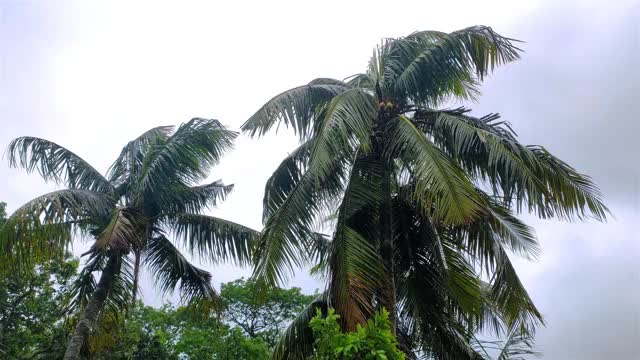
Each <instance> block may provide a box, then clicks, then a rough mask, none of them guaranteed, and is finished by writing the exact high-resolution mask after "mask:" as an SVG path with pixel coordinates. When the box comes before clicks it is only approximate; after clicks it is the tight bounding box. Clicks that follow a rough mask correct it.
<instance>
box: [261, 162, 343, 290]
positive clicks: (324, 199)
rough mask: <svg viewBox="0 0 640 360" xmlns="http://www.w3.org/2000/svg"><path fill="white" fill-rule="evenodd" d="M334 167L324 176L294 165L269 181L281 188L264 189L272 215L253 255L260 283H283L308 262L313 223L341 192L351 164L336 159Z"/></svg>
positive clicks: (313, 233)
mask: <svg viewBox="0 0 640 360" xmlns="http://www.w3.org/2000/svg"><path fill="white" fill-rule="evenodd" d="M312 151H313V150H312ZM285 161H286V160H285ZM334 166H335V168H334V169H333V171H332V172H331V176H328V177H326V178H324V179H318V175H317V174H314V173H313V172H310V171H306V172H302V171H301V170H300V169H299V168H297V167H295V166H291V167H289V168H288V169H291V170H292V171H290V172H287V171H279V172H278V180H277V181H278V182H277V183H274V182H270V185H271V186H274V187H277V188H278V189H277V190H275V191H271V190H270V189H266V190H265V193H268V194H269V199H268V200H269V203H268V204H266V203H265V204H266V205H268V206H269V208H268V209H265V213H266V212H269V214H270V215H269V216H268V218H267V220H266V222H265V226H264V229H263V231H262V234H261V236H260V239H259V240H258V242H257V244H256V248H255V251H256V252H255V254H254V276H255V277H256V278H257V279H258V280H259V281H260V282H263V283H265V284H268V285H269V286H271V285H276V284H283V283H284V282H286V280H287V278H288V276H289V275H290V274H291V272H292V271H293V269H294V267H299V266H302V265H305V264H306V262H307V260H308V259H307V258H306V257H304V256H301V254H307V253H308V251H307V244H308V242H309V241H312V239H313V238H314V237H315V232H314V230H313V227H314V222H315V221H316V220H317V217H318V215H320V214H321V213H322V211H323V209H324V208H325V207H326V205H327V204H328V202H329V201H331V200H334V199H336V197H337V196H339V195H340V194H341V193H342V191H343V189H344V183H343V178H344V176H345V175H344V174H345V172H346V171H347V170H348V168H349V166H350V164H348V163H344V162H341V161H335V162H334ZM279 170H280V168H279Z"/></svg>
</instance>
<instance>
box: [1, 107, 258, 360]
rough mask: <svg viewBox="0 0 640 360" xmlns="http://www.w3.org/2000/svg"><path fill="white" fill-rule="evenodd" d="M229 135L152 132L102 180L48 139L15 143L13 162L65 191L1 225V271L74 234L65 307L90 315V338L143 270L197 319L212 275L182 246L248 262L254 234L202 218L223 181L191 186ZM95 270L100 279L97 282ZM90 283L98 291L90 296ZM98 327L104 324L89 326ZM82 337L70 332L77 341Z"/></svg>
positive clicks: (209, 256) (185, 128)
mask: <svg viewBox="0 0 640 360" xmlns="http://www.w3.org/2000/svg"><path fill="white" fill-rule="evenodd" d="M236 136H237V133H236V132H233V131H230V130H227V129H226V128H225V127H224V126H223V125H222V124H221V123H220V122H219V121H217V120H213V119H201V118H194V119H191V120H190V121H188V122H186V123H184V124H181V125H180V126H179V127H177V128H174V127H172V126H161V127H157V128H154V129H151V130H149V131H147V132H145V133H144V134H142V135H141V136H139V137H138V138H136V139H134V140H133V141H131V142H129V143H128V144H127V145H126V146H125V147H124V148H123V149H122V151H121V153H120V156H118V158H117V159H116V160H115V162H114V163H113V165H112V166H111V167H110V169H109V171H108V172H107V174H106V175H104V176H103V175H102V174H100V173H99V172H98V171H96V170H95V169H94V168H93V167H92V166H91V165H90V164H89V163H87V162H86V161H84V160H83V159H82V158H80V157H79V156H78V155H76V154H75V153H73V152H71V151H70V150H68V149H66V148H64V147H62V146H60V145H58V144H55V143H53V142H51V141H48V140H45V139H40V138H35V137H21V138H17V139H15V140H13V141H12V142H11V144H10V145H9V149H8V153H9V163H10V165H11V166H13V167H22V168H24V169H26V171H27V172H33V171H37V172H38V173H39V174H40V175H41V176H42V178H44V179H45V180H46V181H53V182H55V183H57V184H59V185H63V186H66V187H67V188H66V189H62V190H57V191H54V192H51V193H48V194H44V195H41V196H39V197H36V198H35V199H33V200H31V201H29V202H27V203H26V204H24V205H23V206H21V207H20V208H19V209H18V210H16V211H15V212H14V213H13V214H12V215H11V216H10V217H9V218H8V219H7V221H6V224H5V225H4V226H2V228H1V229H0V267H2V268H7V269H18V268H20V267H25V266H26V267H27V268H28V267H29V266H31V265H32V264H33V263H35V262H38V261H40V260H42V259H46V258H47V257H48V256H49V255H50V254H56V253H59V252H61V251H64V250H65V249H67V248H68V247H69V246H70V245H71V244H72V241H73V239H74V236H76V235H84V236H90V237H93V238H94V239H95V241H94V243H93V245H92V246H91V248H90V250H89V251H88V252H87V253H86V254H85V255H89V258H88V260H87V261H86V266H85V267H84V268H83V269H82V271H81V272H80V275H79V276H78V278H77V280H76V281H75V283H74V286H73V287H71V290H72V291H73V294H72V295H71V299H70V302H69V306H68V308H67V310H68V311H70V312H75V313H81V314H85V315H87V316H88V317H89V316H90V317H91V318H87V319H85V320H86V321H87V322H88V323H89V324H91V325H90V327H93V328H94V329H93V330H96V331H93V333H94V334H96V333H100V332H105V331H106V332H109V329H111V328H114V327H115V326H117V323H118V322H119V321H121V320H120V319H118V318H119V317H121V316H120V315H121V313H122V312H125V311H126V307H127V305H128V304H130V303H131V302H132V299H135V295H136V294H137V291H138V289H137V287H138V286H137V285H138V274H139V271H140V269H141V267H143V266H146V267H147V268H148V269H149V270H150V271H151V272H152V273H153V275H154V278H155V280H156V285H158V288H159V290H161V291H162V292H172V291H174V290H175V289H176V288H177V289H178V290H179V291H180V295H181V298H182V300H183V301H184V302H185V303H190V304H192V305H194V306H197V307H198V308H199V309H200V310H202V311H203V312H205V313H206V312H210V311H212V310H214V309H218V308H219V305H220V298H219V296H218V294H217V292H216V290H215V289H214V288H213V286H212V285H211V274H210V273H209V272H207V271H205V270H203V269H200V268H198V267H196V266H195V265H193V264H192V263H191V262H190V261H189V260H188V258H187V257H186V256H184V255H183V254H182V252H181V248H184V249H186V250H187V251H189V252H191V254H193V255H196V256H200V257H201V258H204V259H206V260H208V261H210V262H212V263H216V262H223V261H224V262H226V261H232V262H235V263H237V264H246V263H248V262H249V258H250V253H251V250H252V247H253V239H254V238H255V237H256V236H257V232H256V231H254V230H252V229H249V228H247V227H244V226H242V225H239V224H236V223H233V222H230V221H226V220H223V219H219V218H217V217H213V216H207V215H201V213H202V212H203V211H204V210H207V209H210V208H211V207H213V206H215V205H216V204H217V203H218V202H219V201H222V200H224V199H225V197H226V196H227V195H228V194H229V192H230V191H231V189H232V186H225V185H224V184H223V183H222V182H221V181H215V182H213V183H210V184H204V185H200V184H199V182H201V181H203V180H204V179H205V178H206V177H207V176H209V172H210V170H211V168H212V167H213V166H214V165H216V164H217V163H218V162H219V161H220V159H221V158H222V156H223V154H224V153H225V152H226V151H227V150H228V149H230V148H231V147H232V144H233V141H234V139H235V138H236ZM169 235H175V239H169V238H168V236H169ZM107 264H117V266H116V265H114V266H111V267H107ZM107 270H108V271H107ZM95 272H101V273H102V275H101V278H102V279H105V281H104V282H100V281H99V282H96V281H95V279H94V275H93V273H95ZM107 279H108V281H107ZM98 286H101V290H102V291H96V290H97V287H98ZM98 293H102V294H105V293H106V294H108V298H107V299H106V300H100V301H99V302H98V301H97V300H96V301H94V302H93V303H91V299H98V297H93V296H92V294H98ZM90 304H92V306H89V305H90ZM87 308H90V309H92V311H86V309H87ZM98 314H99V317H100V318H99V319H96V318H95V317H96V316H98ZM79 318H81V317H79ZM74 319H78V317H75V318H74ZM96 322H98V323H101V322H102V323H103V324H102V325H100V326H99V327H96V326H95V323H96ZM79 323H80V324H82V323H84V322H82V321H80V322H79ZM77 330H78V331H80V328H78V329H77ZM86 333H87V332H86V331H84V332H83V334H80V333H78V335H79V337H81V338H84V337H86V335H85V334H86ZM83 340H85V341H86V339H83ZM81 343H82V341H75V342H73V343H70V348H69V349H70V350H69V351H70V352H73V353H74V354H76V353H78V352H79V351H80V346H81ZM90 343H94V341H91V342H90Z"/></svg>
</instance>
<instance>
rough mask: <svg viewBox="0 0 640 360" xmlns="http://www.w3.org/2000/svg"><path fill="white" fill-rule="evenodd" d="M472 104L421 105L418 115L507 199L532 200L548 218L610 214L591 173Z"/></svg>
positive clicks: (454, 154) (427, 128) (452, 152)
mask: <svg viewBox="0 0 640 360" xmlns="http://www.w3.org/2000/svg"><path fill="white" fill-rule="evenodd" d="M467 112H468V110H467V109H464V108H458V109H453V110H438V111H436V110H430V109H424V108H423V109H421V110H419V111H417V112H416V114H415V119H414V120H413V121H414V122H415V123H416V124H417V125H418V126H419V127H420V128H421V129H423V130H424V131H426V132H427V133H429V134H431V135H432V136H433V138H434V140H435V143H436V144H437V145H439V146H440V147H441V148H443V150H444V151H445V152H446V153H447V154H448V155H449V156H451V157H452V158H453V159H454V160H456V161H457V162H459V163H460V164H461V166H462V167H463V168H464V169H465V170H466V171H467V172H468V173H470V174H471V175H472V176H473V177H475V178H477V179H478V180H479V181H487V182H488V183H489V184H491V185H492V187H493V189H494V191H495V192H497V194H496V195H502V196H503V197H504V199H505V202H506V203H507V205H509V203H510V202H512V201H513V202H514V203H515V206H516V208H517V209H518V210H520V209H521V208H522V207H523V206H526V207H527V208H528V210H529V211H532V212H536V213H537V215H538V216H540V217H542V218H548V217H553V216H557V217H559V218H563V219H572V218H574V217H577V218H580V219H582V218H585V217H587V216H588V215H591V216H593V217H594V218H596V219H598V220H604V219H605V218H606V215H607V214H608V213H609V210H608V209H607V207H606V206H605V205H604V204H603V203H602V199H601V194H600V192H599V191H598V189H597V187H596V186H595V185H594V184H593V183H592V182H591V179H589V177H587V176H585V175H583V174H580V173H578V172H577V171H576V170H575V169H573V168H572V167H570V166H569V165H567V164H566V163H564V162H562V161H561V160H559V159H558V158H556V157H554V156H553V155H551V154H550V153H549V152H548V151H546V150H545V149H544V148H542V147H539V146H524V145H522V144H520V143H519V142H518V141H517V140H516V137H515V133H514V132H513V131H512V130H511V128H510V127H509V125H508V124H507V123H505V122H500V121H497V120H498V119H499V116H498V115H497V114H489V115H487V116H484V117H481V118H475V117H472V116H469V115H467Z"/></svg>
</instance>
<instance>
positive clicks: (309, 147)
mask: <svg viewBox="0 0 640 360" xmlns="http://www.w3.org/2000/svg"><path fill="white" fill-rule="evenodd" d="M516 45H517V41H516V40H513V39H510V38H506V37H503V36H501V35H500V34H497V33H496V32H494V31H493V30H492V29H491V28H488V27H484V26H476V27H471V28H466V29H462V30H460V31H456V32H453V33H450V34H447V33H442V32H436V31H423V32H416V33H412V34H410V35H408V36H406V37H401V38H394V39H385V40H384V41H383V42H382V44H381V45H380V46H378V47H377V48H376V49H375V50H374V53H373V56H372V58H371V59H370V61H369V66H368V68H367V69H366V70H365V71H364V72H363V73H360V74H356V75H354V76H352V77H349V78H347V79H344V80H337V79H328V78H320V79H315V80H313V81H311V82H310V83H308V84H306V85H302V86H300V87H296V88H293V89H291V90H287V91H285V92H283V93H281V94H279V95H277V96H276V97H274V98H272V99H271V100H269V101H268V102H267V103H266V104H265V105H264V106H263V107H262V108H260V109H259V110H258V111H257V112H256V113H255V114H254V115H253V116H252V117H251V118H250V119H248V120H247V121H246V122H245V124H244V125H243V126H242V130H243V131H245V132H246V133H247V134H249V135H250V136H261V135H263V134H265V133H267V132H269V131H270V130H271V129H272V128H274V127H276V128H277V127H278V126H279V125H280V124H283V125H284V126H286V127H289V128H291V129H293V131H294V132H295V133H296V134H297V135H298V136H299V138H300V146H299V147H298V148H297V149H296V150H294V151H293V152H292V153H291V154H290V155H289V156H287V157H286V158H285V159H284V160H283V161H282V163H281V164H280V165H279V166H278V167H277V168H276V169H275V171H274V173H273V175H272V176H271V177H270V178H269V179H268V181H267V183H266V186H265V195H264V211H263V214H264V215H263V220H264V229H263V230H262V231H261V232H257V231H254V230H252V229H249V228H247V227H244V226H242V225H239V224H236V223H233V222H230V221H227V220H223V219H220V218H217V217H214V216H209V215H205V214H204V212H205V211H206V210H209V209H211V208H214V207H215V206H216V205H217V204H218V203H219V202H220V201H222V200H224V199H225V198H226V196H227V195H228V194H229V193H230V191H231V190H232V186H228V185H224V184H223V183H222V182H221V181H215V182H212V183H209V184H204V185H202V184H200V183H201V182H202V181H204V180H205V179H206V178H207V177H208V176H209V174H210V171H211V168H212V167H213V166H214V165H216V164H218V163H219V161H220V159H221V158H222V156H223V155H224V153H225V152H226V151H227V150H228V149H230V148H231V147H232V145H233V141H234V139H235V138H236V136H237V133H236V132H233V131H230V130H228V129H226V128H225V127H224V126H222V125H221V124H220V123H219V122H218V121H217V120H209V119H201V118H194V119H192V120H190V121H188V122H186V123H184V124H182V125H180V126H179V127H177V128H174V127H171V126H161V127H157V128H153V129H151V130H149V131H147V132H145V133H144V134H142V135H140V136H139V137H138V138H136V139H134V140H132V141H131V142H129V143H128V144H126V146H124V148H123V149H122V151H121V153H120V155H119V156H118V157H117V158H116V160H115V162H114V163H113V164H112V165H111V167H110V168H109V170H108V172H107V173H106V174H105V175H103V174H100V173H99V172H98V171H96V170H95V169H94V168H93V167H92V166H91V165H90V164H88V163H87V162H86V161H84V160H83V159H82V158H80V157H79V156H78V155H76V154H74V153H73V152H71V151H70V150H68V149H66V148H64V147H62V146H60V145H58V144H56V143H53V142H51V141H48V140H44V139H40V138H35V137H21V138H17V139H15V140H14V141H13V142H12V143H11V144H10V145H9V151H8V155H9V163H10V165H12V166H14V167H21V168H24V169H26V171H27V172H34V171H37V172H38V173H39V174H40V176H41V177H42V178H44V179H45V180H47V181H53V182H55V183H56V184H58V185H61V186H63V187H64V188H63V189H61V190H56V191H54V192H51V193H48V194H44V195H41V196H39V197H37V198H35V199H33V200H31V201H29V202H27V203H26V204H24V205H22V206H21V207H19V208H18V209H17V210H16V211H15V212H14V213H13V214H12V215H11V216H9V217H8V218H5V214H4V206H2V208H0V215H1V218H0V219H1V221H2V223H0V225H1V228H0V271H2V274H3V277H2V280H1V281H0V295H1V296H2V298H0V305H2V309H3V310H2V311H0V351H1V352H2V354H3V356H5V357H9V358H18V359H27V358H38V357H40V358H52V359H56V358H64V359H78V358H79V357H87V358H95V359H175V358H190V359H266V358H274V359H318V360H319V359H379V360H382V359H390V360H391V359H438V360H448V359H456V360H458V359H468V360H477V359H490V358H493V357H495V358H497V359H500V360H505V359H509V358H511V359H516V358H523V357H525V356H535V355H537V354H536V353H535V351H533V350H532V349H531V348H532V339H533V336H534V334H535V331H536V329H537V328H538V327H539V326H541V325H543V324H544V319H543V316H542V314H541V313H540V311H539V310H538V309H537V307H536V305H535V304H534V303H533V301H532V300H531V298H530V296H529V294H528V293H527V291H526V289H525V288H524V286H523V285H522V283H521V282H520V279H519V278H518V275H517V273H516V271H515V269H514V267H513V265H512V263H511V259H510V254H511V255H518V256H523V257H525V258H536V257H537V256H538V254H539V245H538V243H537V241H536V238H535V235H534V232H533V229H532V228H530V227H529V226H527V225H526V224H525V223H524V222H523V221H522V220H520V219H519V215H521V214H523V213H530V214H533V215H536V216H538V217H540V218H559V219H564V220H574V219H579V220H582V219H586V218H589V217H591V218H595V219H597V220H603V219H605V217H606V215H607V213H608V210H607V208H606V206H605V205H604V204H603V203H602V201H601V199H600V194H599V191H598V189H597V188H596V186H595V185H594V184H593V183H592V182H591V180H590V179H589V178H588V177H587V176H585V175H583V174H581V173H579V172H578V171H576V170H575V169H573V168H572V167H571V166H569V165H568V164H566V163H565V162H563V161H561V160H560V159H558V158H557V157H555V156H554V155H552V154H551V153H549V152H548V151H547V150H546V149H545V148H544V147H542V146H538V145H524V144H521V143H520V142H519V141H518V139H517V136H516V134H515V132H514V131H513V130H512V129H511V127H510V125H509V124H508V123H507V122H505V121H501V120H500V117H499V116H498V115H497V114H488V115H485V116H481V117H476V116H472V115H471V113H470V110H469V109H467V108H464V107H457V108H447V106H449V105H450V104H452V103H453V102H455V101H465V100H470V99H476V98H477V97H478V95H479V93H480V92H479V86H480V83H481V82H482V80H483V79H484V77H486V76H487V75H489V74H490V73H491V72H492V71H493V70H494V69H495V68H496V67H497V66H499V65H503V64H507V63H510V62H513V61H515V60H517V59H518V58H519V56H520V49H519V48H518V47H517V46H516ZM79 238H85V239H89V240H90V241H91V244H92V246H91V247H90V249H89V251H87V252H86V253H84V254H82V256H81V259H80V261H79V260H78V259H73V258H70V257H69V254H67V253H66V251H67V250H68V248H69V245H70V244H71V243H72V242H73V241H74V240H76V239H79ZM180 249H185V250H186V251H188V253H189V255H191V256H193V257H196V258H198V259H200V260H203V261H205V262H208V263H210V264H219V263H222V262H231V263H233V264H236V265H241V266H242V265H252V266H253V269H254V274H253V276H252V278H251V279H248V280H245V279H239V280H236V281H234V282H231V283H228V284H223V285H222V287H221V292H220V293H218V292H217V291H216V289H215V288H214V287H213V285H212V284H211V280H212V275H211V274H210V273H209V272H207V271H205V270H203V269H200V268H198V267H196V266H195V265H193V264H192V263H191V261H190V260H189V255H183V253H182V252H181V250H180ZM79 264H81V266H80V267H79ZM142 267H146V268H147V269H148V270H150V273H151V274H152V275H153V277H154V280H155V283H156V287H157V288H158V289H159V290H160V291H161V292H172V291H174V290H175V289H178V290H179V291H180V295H181V299H182V301H183V302H182V303H181V304H180V306H177V305H171V304H167V305H166V306H164V307H162V308H159V309H156V308H150V307H146V306H144V305H143V304H142V303H141V302H140V301H138V300H137V295H138V292H139V284H138V282H139V273H140V269H141V268H142ZM305 267H310V268H311V271H312V273H313V274H314V275H317V276H318V277H320V278H321V279H324V280H326V287H325V289H324V291H323V292H321V293H318V294H314V295H312V296H311V295H303V294H301V293H300V290H299V289H283V288H281V287H282V286H284V284H285V283H286V281H287V279H288V278H289V277H290V276H292V275H293V274H294V272H295V271H297V270H298V269H300V268H305ZM78 268H79V271H77V269H78ZM8 274H11V275H12V276H9V275H8ZM337 314H339V315H337ZM487 337H488V338H489V339H490V340H482V341H481V340H478V339H479V338H481V339H486V338H487ZM496 338H498V340H494V339H496Z"/></svg>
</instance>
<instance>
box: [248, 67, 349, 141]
mask: <svg viewBox="0 0 640 360" xmlns="http://www.w3.org/2000/svg"><path fill="white" fill-rule="evenodd" d="M347 89H349V86H348V85H347V84H345V83H343V82H341V81H339V80H333V79H316V80H313V81H311V82H310V83H309V84H308V85H304V86H300V87H297V88H294V89H291V90H287V91H285V92H283V93H281V94H280V95H277V96H276V97H274V98H273V99H271V100H270V101H269V102H267V103H266V104H265V105H264V106H262V108H260V110H258V111H257V112H256V113H255V114H254V115H253V116H252V117H250V118H249V120H247V122H245V123H244V124H243V125H242V131H245V132H248V133H249V134H250V135H251V136H254V135H258V136H261V135H263V134H265V133H266V132H267V131H269V130H270V129H271V127H273V125H274V124H276V123H277V122H278V121H280V120H282V121H284V123H285V125H287V126H290V127H291V128H292V129H293V130H294V131H295V132H296V133H297V134H299V136H300V137H301V138H306V137H308V136H309V135H310V133H311V130H312V129H313V126H314V122H315V121H316V120H317V116H318V113H319V112H318V111H319V110H320V109H322V108H323V107H324V106H325V105H327V104H328V103H329V101H331V99H333V97H334V96H336V95H338V94H340V93H342V92H344V91H345V90H347Z"/></svg>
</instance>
